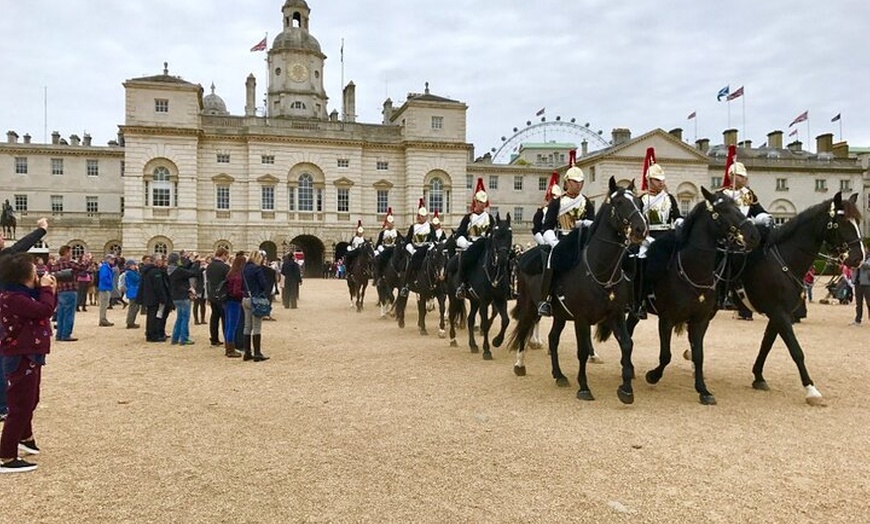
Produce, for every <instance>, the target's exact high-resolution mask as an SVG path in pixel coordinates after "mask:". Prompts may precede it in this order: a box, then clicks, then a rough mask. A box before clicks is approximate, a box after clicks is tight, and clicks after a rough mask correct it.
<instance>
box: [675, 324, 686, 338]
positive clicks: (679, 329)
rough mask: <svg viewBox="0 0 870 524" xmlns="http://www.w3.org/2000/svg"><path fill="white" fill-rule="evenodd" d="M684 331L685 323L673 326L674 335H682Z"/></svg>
mask: <svg viewBox="0 0 870 524" xmlns="http://www.w3.org/2000/svg"><path fill="white" fill-rule="evenodd" d="M685 330H686V323H685V322H680V323H679V324H675V325H674V333H675V334H676V335H677V336H680V335H682V334H683V332H684V331H685Z"/></svg>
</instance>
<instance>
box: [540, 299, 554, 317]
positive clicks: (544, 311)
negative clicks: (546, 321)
mask: <svg viewBox="0 0 870 524" xmlns="http://www.w3.org/2000/svg"><path fill="white" fill-rule="evenodd" d="M538 315H541V316H542V317H552V316H553V306H552V305H550V303H549V302H547V301H546V300H545V301H543V302H540V303H539V304H538Z"/></svg>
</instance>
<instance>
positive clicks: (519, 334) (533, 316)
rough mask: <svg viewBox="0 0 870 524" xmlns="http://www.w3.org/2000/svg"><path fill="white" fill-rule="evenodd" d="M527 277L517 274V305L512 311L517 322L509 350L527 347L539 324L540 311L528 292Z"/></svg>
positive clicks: (511, 335) (510, 338)
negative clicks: (536, 325)
mask: <svg viewBox="0 0 870 524" xmlns="http://www.w3.org/2000/svg"><path fill="white" fill-rule="evenodd" d="M526 278H528V277H526V275H525V274H523V273H522V272H520V271H518V272H517V303H516V305H515V306H514V307H513V309H512V310H511V316H512V317H513V318H515V319H516V320H517V322H516V324H514V329H513V331H511V334H510V336H509V337H508V350H509V351H519V350H520V347H521V346H522V347H525V345H526V343H527V342H528V341H529V339H530V338H531V336H532V332H533V331H534V329H535V324H537V322H538V310H537V308H536V307H535V302H534V301H533V300H532V296H531V294H530V293H529V292H528V290H527V289H526V288H527V282H526Z"/></svg>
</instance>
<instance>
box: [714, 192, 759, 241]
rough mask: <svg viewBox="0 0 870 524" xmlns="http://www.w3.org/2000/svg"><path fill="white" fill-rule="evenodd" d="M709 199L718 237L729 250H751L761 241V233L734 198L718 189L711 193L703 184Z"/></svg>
mask: <svg viewBox="0 0 870 524" xmlns="http://www.w3.org/2000/svg"><path fill="white" fill-rule="evenodd" d="M701 193H702V194H703V195H704V199H705V200H706V201H707V202H706V204H707V211H709V212H710V217H711V218H712V219H713V224H715V225H714V230H715V235H716V239H717V240H719V241H722V242H725V244H726V246H727V248H728V249H729V250H738V251H751V250H752V249H755V247H756V246H757V245H758V243H759V242H761V234H760V233H759V232H758V228H757V227H755V224H753V223H752V221H751V220H749V219H748V218H746V216H745V215H744V214H743V213H741V212H740V208H739V207H737V204H736V203H735V202H734V199H732V198H729V197H728V195H726V194H724V193H722V192H721V191H717V192H716V193H710V192H709V191H707V189H706V188H704V187H703V186H701Z"/></svg>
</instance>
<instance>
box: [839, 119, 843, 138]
mask: <svg viewBox="0 0 870 524" xmlns="http://www.w3.org/2000/svg"><path fill="white" fill-rule="evenodd" d="M839 123H840V142H842V141H843V114H842V113H840V118H839Z"/></svg>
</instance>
